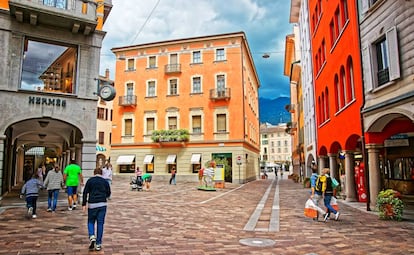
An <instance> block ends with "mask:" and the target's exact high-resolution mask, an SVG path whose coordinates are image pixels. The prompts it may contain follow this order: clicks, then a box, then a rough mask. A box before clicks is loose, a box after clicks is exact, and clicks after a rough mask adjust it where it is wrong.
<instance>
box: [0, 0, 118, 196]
mask: <svg viewBox="0 0 414 255" xmlns="http://www.w3.org/2000/svg"><path fill="white" fill-rule="evenodd" d="M111 8H112V2H111V1H110V0H109V1H108V0H106V1H101V0H97V1H81V0H74V1H40V2H39V1H21V0H9V1H6V0H1V1H0V41H1V45H2V46H3V49H4V50H3V51H2V54H1V55H0V64H1V66H2V68H1V69H0V77H1V79H0V80H1V81H0V91H1V92H0V109H1V112H2V118H1V119H0V153H1V154H0V155H1V156H0V178H1V181H0V189H1V194H2V195H4V194H6V193H7V192H8V191H10V190H11V189H12V188H13V187H14V186H17V185H19V184H21V183H22V182H23V175H24V173H23V169H27V170H28V171H30V172H31V173H33V172H34V171H35V170H37V168H38V167H39V166H40V165H42V164H46V165H47V166H49V167H50V166H52V167H53V165H54V164H59V165H60V166H61V167H64V166H66V165H67V164H68V163H69V161H70V160H75V161H76V162H77V163H78V164H80V165H81V167H82V168H83V170H84V175H85V176H86V177H88V176H92V175H93V169H94V168H95V165H96V163H95V162H96V105H97V100H98V96H97V86H96V84H97V83H96V78H97V77H98V75H99V73H98V70H99V56H100V49H101V44H102V40H103V38H104V36H105V32H104V31H102V26H103V24H104V22H105V20H106V18H107V16H108V15H109V12H110V10H111Z"/></svg>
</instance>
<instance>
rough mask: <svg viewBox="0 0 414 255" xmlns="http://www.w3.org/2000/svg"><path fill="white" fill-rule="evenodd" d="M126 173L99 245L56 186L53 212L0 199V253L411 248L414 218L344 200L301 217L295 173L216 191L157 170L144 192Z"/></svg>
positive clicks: (301, 193) (302, 197) (117, 184)
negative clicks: (332, 214) (94, 247)
mask: <svg viewBox="0 0 414 255" xmlns="http://www.w3.org/2000/svg"><path fill="white" fill-rule="evenodd" d="M285 178H286V176H285ZM129 180H130V178H129V176H115V177H114V184H113V187H112V188H113V196H112V199H111V200H110V201H109V205H108V213H107V217H106V223H105V232H104V239H103V249H102V250H101V251H100V252H96V251H93V252H89V251H88V245H89V242H88V237H87V229H86V214H84V213H83V212H82V211H81V210H80V208H78V209H77V210H74V211H68V210H67V201H66V194H64V193H60V200H59V203H58V211H57V213H55V214H52V213H48V212H46V202H45V201H46V197H45V195H44V194H43V195H42V196H41V198H40V199H39V200H40V202H38V218H37V219H30V220H28V219H26V218H25V213H26V209H25V207H24V203H23V200H18V199H15V198H5V199H4V200H3V201H2V207H0V210H1V212H2V213H1V214H0V229H1V231H0V254H20V255H23V254H88V253H89V254H154V255H155V254H292V255H293V254H320V255H322V254H413V253H414V224H413V223H412V222H408V221H403V222H392V221H382V220H379V219H378V217H377V215H376V213H374V212H366V211H361V210H360V209H358V208H356V206H354V205H352V206H351V205H350V204H346V203H343V202H341V203H340V204H339V206H340V209H341V217H340V220H339V221H334V220H333V219H332V220H329V221H328V222H327V223H324V222H322V221H319V222H316V221H313V220H312V219H309V218H305V217H304V216H303V207H304V204H305V201H306V199H307V197H308V194H309V193H308V189H304V188H303V186H302V184H300V183H294V182H293V181H292V180H288V179H283V180H278V181H276V180H274V179H267V180H257V181H254V182H250V183H247V184H242V185H239V184H230V183H226V186H225V188H224V189H218V190H217V191H216V192H210V191H200V190H197V189H196V186H197V184H196V183H180V178H179V175H178V176H177V185H169V184H168V183H167V182H161V181H158V180H157V177H156V176H155V177H154V180H153V182H152V187H151V191H148V192H146V191H144V192H137V191H135V190H134V191H131V190H130V188H129ZM357 207H361V208H363V206H361V205H359V206H357ZM320 220H321V219H320Z"/></svg>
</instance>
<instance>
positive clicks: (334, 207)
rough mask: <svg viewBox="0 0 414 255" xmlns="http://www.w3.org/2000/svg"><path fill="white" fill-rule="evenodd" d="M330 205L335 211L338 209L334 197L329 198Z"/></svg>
mask: <svg viewBox="0 0 414 255" xmlns="http://www.w3.org/2000/svg"><path fill="white" fill-rule="evenodd" d="M331 206H332V208H333V209H335V210H336V211H339V206H338V203H337V201H336V197H332V198H331Z"/></svg>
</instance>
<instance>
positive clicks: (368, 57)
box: [359, 0, 414, 206]
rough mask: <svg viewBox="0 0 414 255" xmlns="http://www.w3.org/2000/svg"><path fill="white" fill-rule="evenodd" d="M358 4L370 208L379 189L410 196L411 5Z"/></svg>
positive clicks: (413, 145) (413, 155)
mask: <svg viewBox="0 0 414 255" xmlns="http://www.w3.org/2000/svg"><path fill="white" fill-rule="evenodd" d="M359 3H360V12H359V15H360V18H359V20H360V37H361V49H362V53H363V54H362V55H363V58H362V60H363V62H362V64H363V73H364V94H365V103H364V105H363V108H362V116H363V120H364V123H363V124H364V126H363V127H364V134H365V144H366V150H367V154H368V168H369V194H370V201H371V206H374V205H375V203H376V197H377V194H378V192H379V191H380V190H382V189H384V188H393V189H396V190H398V191H399V192H401V193H402V194H403V195H411V196H412V195H414V124H413V122H414V81H413V77H414V68H413V67H414V59H413V58H412V56H413V54H414V45H413V43H412V41H413V34H414V26H413V23H412V20H411V19H410V18H407V17H412V16H413V15H414V3H413V1H404V0H398V1H368V0H362V1H359Z"/></svg>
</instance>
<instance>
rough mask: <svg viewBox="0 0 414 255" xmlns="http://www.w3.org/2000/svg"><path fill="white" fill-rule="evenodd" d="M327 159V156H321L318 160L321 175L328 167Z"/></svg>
mask: <svg viewBox="0 0 414 255" xmlns="http://www.w3.org/2000/svg"><path fill="white" fill-rule="evenodd" d="M325 159H326V156H319V158H318V161H319V163H318V173H319V174H320V173H321V171H322V169H324V168H325V167H326V166H325Z"/></svg>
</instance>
